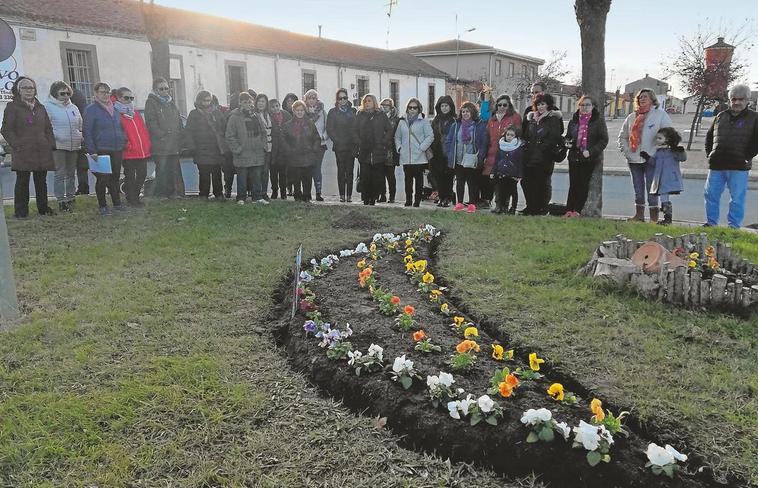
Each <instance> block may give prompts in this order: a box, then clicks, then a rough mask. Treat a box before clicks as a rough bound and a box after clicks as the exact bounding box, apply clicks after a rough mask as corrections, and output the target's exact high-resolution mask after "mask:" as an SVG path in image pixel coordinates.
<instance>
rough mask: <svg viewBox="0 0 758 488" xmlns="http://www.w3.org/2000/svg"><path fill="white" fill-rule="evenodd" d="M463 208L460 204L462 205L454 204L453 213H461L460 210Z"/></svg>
mask: <svg viewBox="0 0 758 488" xmlns="http://www.w3.org/2000/svg"><path fill="white" fill-rule="evenodd" d="M464 208H465V207H464V206H463V204H462V203H456V204H455V207H453V212H460V211H461V210H463V209H464Z"/></svg>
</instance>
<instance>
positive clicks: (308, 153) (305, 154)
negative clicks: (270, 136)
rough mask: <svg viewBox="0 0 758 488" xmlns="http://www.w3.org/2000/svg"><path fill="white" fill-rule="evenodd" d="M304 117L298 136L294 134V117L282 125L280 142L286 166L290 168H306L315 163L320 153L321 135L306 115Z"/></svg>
mask: <svg viewBox="0 0 758 488" xmlns="http://www.w3.org/2000/svg"><path fill="white" fill-rule="evenodd" d="M303 118H304V119H305V126H304V127H303V131H302V134H301V135H300V136H298V135H296V134H295V130H294V127H295V122H296V120H295V117H292V119H290V120H288V121H287V122H285V123H284V125H282V132H281V134H282V135H281V138H280V141H281V144H282V151H283V153H284V157H285V159H286V161H287V163H286V166H287V167H290V168H308V167H311V166H314V165H315V164H316V157H318V155H319V154H321V136H319V134H318V129H317V128H316V125H315V124H314V123H313V122H311V120H310V119H308V117H303Z"/></svg>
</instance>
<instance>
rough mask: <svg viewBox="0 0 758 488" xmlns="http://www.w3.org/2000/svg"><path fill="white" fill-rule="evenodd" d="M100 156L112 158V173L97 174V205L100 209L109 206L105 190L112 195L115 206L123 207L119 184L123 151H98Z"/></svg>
mask: <svg viewBox="0 0 758 488" xmlns="http://www.w3.org/2000/svg"><path fill="white" fill-rule="evenodd" d="M97 154H98V155H100V156H104V155H108V156H110V157H111V172H110V174H108V173H95V178H96V182H95V194H96V195H97V204H98V206H99V207H100V208H103V207H107V206H108V200H106V199H105V190H106V189H107V190H108V193H110V194H111V201H112V202H113V206H117V205H121V189H120V188H119V185H118V182H119V180H120V179H121V163H122V161H123V160H122V159H121V158H122V156H123V153H122V152H121V151H114V152H110V151H98V153H97Z"/></svg>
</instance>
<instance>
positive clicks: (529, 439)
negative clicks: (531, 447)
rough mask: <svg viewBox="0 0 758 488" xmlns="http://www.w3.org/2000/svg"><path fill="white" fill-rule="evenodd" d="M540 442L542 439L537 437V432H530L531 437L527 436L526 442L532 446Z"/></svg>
mask: <svg viewBox="0 0 758 488" xmlns="http://www.w3.org/2000/svg"><path fill="white" fill-rule="evenodd" d="M538 440H540V437H539V436H538V435H537V433H536V432H535V431H533V430H532V431H529V435H528V436H526V442H528V443H530V444H532V443H535V442H537V441H538Z"/></svg>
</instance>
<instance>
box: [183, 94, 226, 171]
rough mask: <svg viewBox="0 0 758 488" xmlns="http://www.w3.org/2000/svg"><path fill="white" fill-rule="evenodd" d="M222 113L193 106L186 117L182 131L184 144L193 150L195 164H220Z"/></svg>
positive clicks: (222, 127)
mask: <svg viewBox="0 0 758 488" xmlns="http://www.w3.org/2000/svg"><path fill="white" fill-rule="evenodd" d="M222 118H223V114H222V113H221V112H219V111H216V110H211V111H209V112H206V111H204V110H202V109H199V108H195V109H194V110H192V111H191V112H190V113H189V116H188V117H187V127H186V130H185V131H184V138H185V140H184V143H185V146H186V147H187V148H188V149H190V150H191V151H192V152H193V156H194V160H195V164H197V165H211V166H212V165H216V164H221V159H222V147H221V143H220V142H219V139H223V138H224V136H223V135H221V134H223V132H221V131H222V130H224V126H225V123H224V121H223V120H222Z"/></svg>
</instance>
